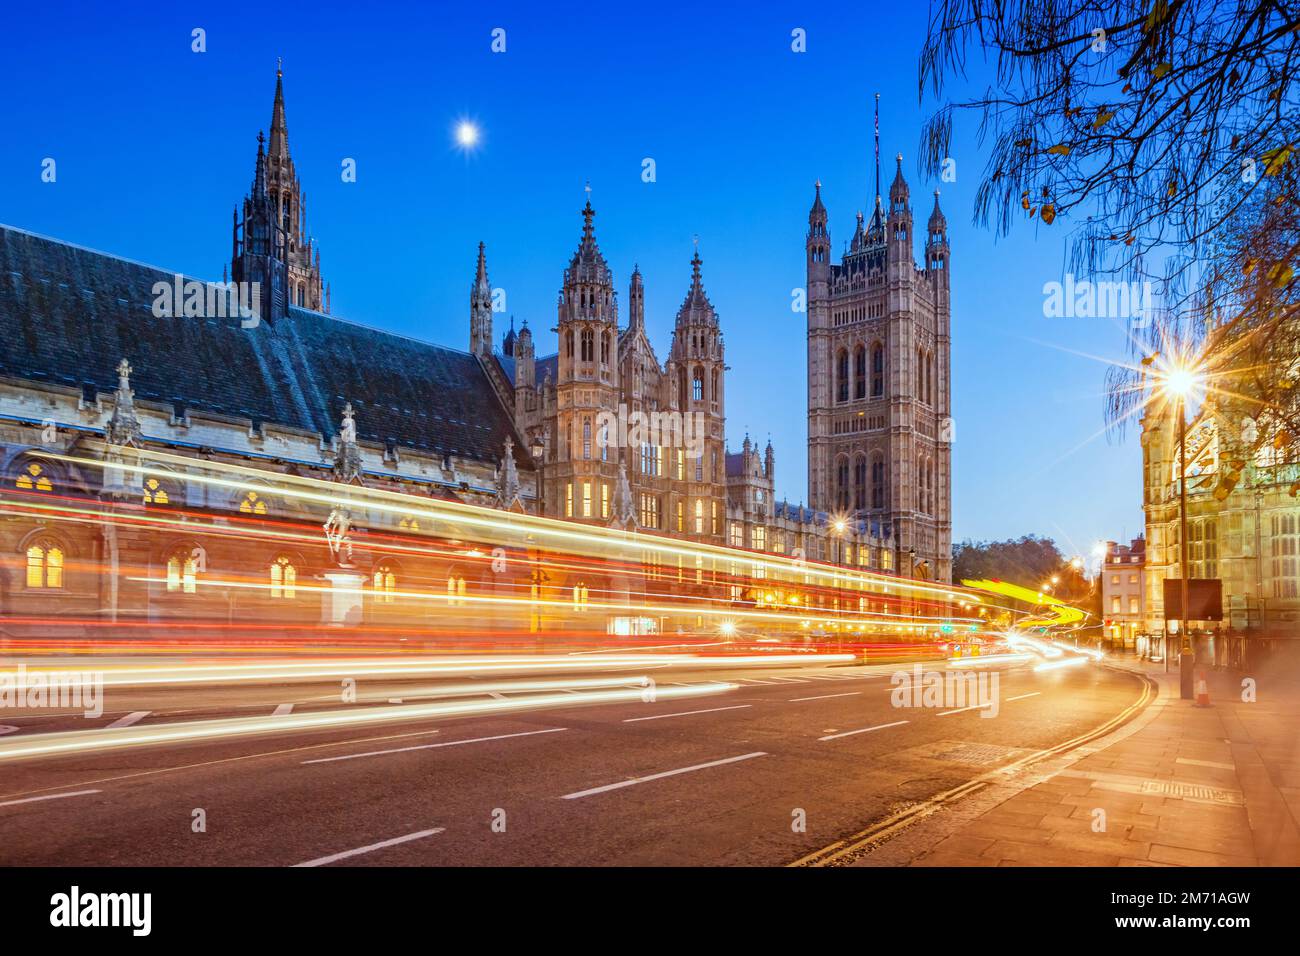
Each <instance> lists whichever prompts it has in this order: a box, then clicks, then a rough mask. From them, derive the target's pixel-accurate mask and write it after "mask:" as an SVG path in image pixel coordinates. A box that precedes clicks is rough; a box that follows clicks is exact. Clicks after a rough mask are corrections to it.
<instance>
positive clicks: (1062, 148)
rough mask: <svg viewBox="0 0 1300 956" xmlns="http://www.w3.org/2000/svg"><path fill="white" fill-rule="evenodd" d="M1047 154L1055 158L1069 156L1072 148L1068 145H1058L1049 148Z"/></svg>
mask: <svg viewBox="0 0 1300 956" xmlns="http://www.w3.org/2000/svg"><path fill="white" fill-rule="evenodd" d="M1047 152H1049V153H1051V154H1052V155H1054V156H1069V155H1070V147H1069V145H1068V144H1066V143H1057V144H1056V145H1055V146H1052V147H1051V148H1049V149H1048V150H1047Z"/></svg>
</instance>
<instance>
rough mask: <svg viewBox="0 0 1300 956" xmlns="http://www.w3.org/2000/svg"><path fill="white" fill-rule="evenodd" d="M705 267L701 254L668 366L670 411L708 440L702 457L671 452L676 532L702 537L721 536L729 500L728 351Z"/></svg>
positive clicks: (694, 264) (702, 444)
mask: <svg viewBox="0 0 1300 956" xmlns="http://www.w3.org/2000/svg"><path fill="white" fill-rule="evenodd" d="M701 264H702V260H701V259H700V253H699V250H696V252H695V255H694V256H693V257H692V258H691V285H690V288H689V289H687V291H686V299H685V301H684V302H682V307H681V308H680V309H679V310H678V311H677V322H676V325H675V326H674V329H673V341H672V346H671V347H670V348H669V351H668V361H667V363H666V365H665V373H666V383H667V386H668V388H669V389H670V399H669V401H670V405H669V407H670V408H672V409H674V410H676V411H679V412H681V414H682V422H683V430H684V431H685V430H686V429H688V428H689V429H692V431H693V433H695V434H696V435H697V440H698V439H701V438H702V440H699V441H698V447H699V449H700V454H698V455H694V456H693V455H692V453H691V452H690V451H689V450H685V449H682V448H678V449H674V450H672V452H671V454H672V458H671V460H670V462H669V467H670V469H671V471H672V477H673V479H674V480H675V481H676V485H675V487H674V493H675V494H674V498H675V500H674V501H673V502H672V503H671V505H670V512H669V513H670V517H671V519H672V521H671V528H672V530H674V531H678V532H680V533H683V534H689V535H691V536H692V537H695V538H697V539H698V538H709V537H713V536H717V537H719V538H720V537H721V535H722V524H723V517H724V515H725V513H726V502H727V485H726V475H725V474H724V462H723V455H724V448H725V443H726V434H725V431H726V400H725V399H726V395H725V388H724V384H723V380H724V372H725V371H726V361H725V348H724V345H723V341H722V330H721V329H720V327H719V324H718V315H717V313H716V312H715V311H714V309H713V305H712V303H710V302H709V297H708V295H707V294H706V293H705V291H704V283H703V280H702V278H701V275H700V266H701ZM688 418H689V421H688ZM696 423H698V424H696Z"/></svg>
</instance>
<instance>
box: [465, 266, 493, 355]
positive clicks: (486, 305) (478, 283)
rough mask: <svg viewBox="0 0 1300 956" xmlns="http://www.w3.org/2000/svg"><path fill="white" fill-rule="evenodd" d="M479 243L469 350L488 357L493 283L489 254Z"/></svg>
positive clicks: (490, 337) (471, 295) (470, 294)
mask: <svg viewBox="0 0 1300 956" xmlns="http://www.w3.org/2000/svg"><path fill="white" fill-rule="evenodd" d="M484 248H485V247H484V245H483V243H481V242H480V243H479V244H478V268H477V269H476V271H475V274H474V285H473V286H472V287H471V288H470V291H469V350H470V351H471V352H473V353H474V354H475V355H478V356H481V357H483V358H487V357H488V356H490V355H491V354H492V283H490V282H489V281H488V274H487V255H486V253H485V251H484Z"/></svg>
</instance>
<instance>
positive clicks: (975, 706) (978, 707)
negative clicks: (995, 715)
mask: <svg viewBox="0 0 1300 956" xmlns="http://www.w3.org/2000/svg"><path fill="white" fill-rule="evenodd" d="M992 706H993V701H989V702H988V703H987V704H971V705H970V706H969V707H958V708H957V709H956V710H945V711H942V712H940V713H938V714H935V715H934V716H936V717H947V716H948V715H950V714H961V713H965V712H966V711H968V710H986V709H988V708H989V707H992Z"/></svg>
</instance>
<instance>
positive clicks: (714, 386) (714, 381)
mask: <svg viewBox="0 0 1300 956" xmlns="http://www.w3.org/2000/svg"><path fill="white" fill-rule="evenodd" d="M709 401H710V402H712V403H713V405H714V407H717V404H718V370H717V369H716V368H715V369H714V370H713V375H712V376H711V380H710V382H709Z"/></svg>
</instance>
